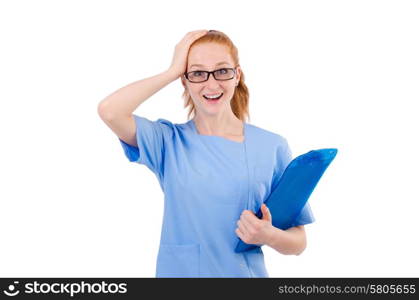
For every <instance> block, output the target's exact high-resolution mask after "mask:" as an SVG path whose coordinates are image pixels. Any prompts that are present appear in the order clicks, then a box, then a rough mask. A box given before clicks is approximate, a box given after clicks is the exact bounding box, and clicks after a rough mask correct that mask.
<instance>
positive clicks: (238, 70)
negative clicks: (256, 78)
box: [236, 65, 242, 84]
mask: <svg viewBox="0 0 419 300" xmlns="http://www.w3.org/2000/svg"><path fill="white" fill-rule="evenodd" d="M241 75H242V69H241V68H240V65H237V68H236V83H237V84H239V82H240V78H241Z"/></svg>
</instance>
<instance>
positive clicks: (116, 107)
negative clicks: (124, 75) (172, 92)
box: [98, 30, 208, 146]
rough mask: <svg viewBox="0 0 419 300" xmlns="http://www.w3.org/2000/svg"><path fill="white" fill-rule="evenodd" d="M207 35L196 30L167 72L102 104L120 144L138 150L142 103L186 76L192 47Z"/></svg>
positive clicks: (179, 48)
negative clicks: (137, 116)
mask: <svg viewBox="0 0 419 300" xmlns="http://www.w3.org/2000/svg"><path fill="white" fill-rule="evenodd" d="M207 32H208V31H207V30H196V31H192V32H189V33H187V34H186V35H185V37H184V38H183V39H182V40H181V41H180V42H179V43H178V44H177V45H176V48H175V53H174V55H173V60H172V64H171V66H170V68H169V69H168V70H167V71H165V72H163V73H160V74H158V75H155V76H153V77H149V78H145V79H142V80H139V81H136V82H133V83H131V84H129V85H127V86H124V87H122V88H120V89H118V90H117V91H115V92H113V93H112V94H111V95H109V96H107V97H106V98H105V99H103V100H102V101H101V102H100V103H99V105H98V113H99V116H100V117H101V118H102V120H103V121H104V122H105V123H106V125H108V126H109V127H110V128H111V129H112V131H113V132H114V133H115V134H116V135H117V136H118V137H119V138H120V139H121V140H123V141H124V142H126V143H127V144H130V145H132V146H138V145H137V140H136V136H135V134H136V124H135V120H134V117H133V115H132V114H133V112H134V111H135V110H136V109H137V107H138V106H140V104H141V103H143V102H144V101H145V100H147V99H148V98H150V97H151V96H152V95H154V94H155V93H156V92H157V91H159V90H160V89H162V88H163V87H165V86H166V85H168V84H169V83H170V82H172V81H174V80H176V79H177V78H179V76H181V75H182V74H183V73H184V72H185V70H186V64H187V58H188V52H189V48H190V46H191V44H192V43H193V42H194V41H195V40H197V39H198V38H200V37H201V36H203V35H205V34H206V33H207Z"/></svg>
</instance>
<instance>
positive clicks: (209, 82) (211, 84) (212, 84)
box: [205, 73, 220, 88]
mask: <svg viewBox="0 0 419 300" xmlns="http://www.w3.org/2000/svg"><path fill="white" fill-rule="evenodd" d="M205 83H206V85H207V86H208V87H209V88H217V87H219V86H220V83H219V82H218V80H216V79H215V78H214V73H213V74H210V76H209V78H208V80H207V81H206V82H205Z"/></svg>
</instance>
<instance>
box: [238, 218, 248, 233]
mask: <svg viewBox="0 0 419 300" xmlns="http://www.w3.org/2000/svg"><path fill="white" fill-rule="evenodd" d="M237 227H238V228H239V229H240V230H241V231H242V232H243V233H246V232H249V225H248V224H245V222H244V220H238V221H237Z"/></svg>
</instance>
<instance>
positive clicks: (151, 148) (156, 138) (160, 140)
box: [119, 115, 173, 180]
mask: <svg viewBox="0 0 419 300" xmlns="http://www.w3.org/2000/svg"><path fill="white" fill-rule="evenodd" d="M133 116H134V120H135V125H136V139H137V145H138V147H134V146H131V145H129V144H127V143H125V142H124V141H123V140H121V139H119V141H120V143H121V146H122V148H123V150H124V153H125V156H126V157H127V158H128V160H129V161H130V162H136V163H139V164H143V165H146V166H147V167H148V168H149V169H150V170H151V171H152V172H154V173H155V174H156V175H157V176H158V178H159V179H160V180H161V179H162V178H163V175H164V155H165V147H166V146H167V143H168V142H170V139H171V137H172V136H173V127H172V125H173V124H172V123H171V122H170V121H167V120H164V119H158V120H157V121H150V120H148V119H146V118H143V117H139V116H137V115H133Z"/></svg>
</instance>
